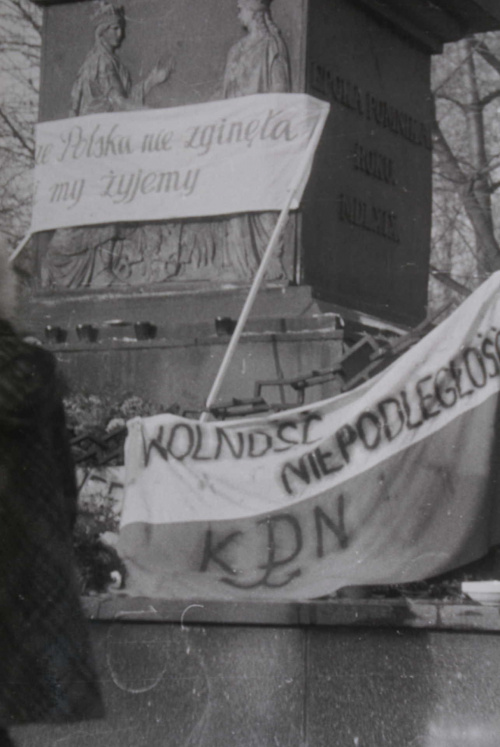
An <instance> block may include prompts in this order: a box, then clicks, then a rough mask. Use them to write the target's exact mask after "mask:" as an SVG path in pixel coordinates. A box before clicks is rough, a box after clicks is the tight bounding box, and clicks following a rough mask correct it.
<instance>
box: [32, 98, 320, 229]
mask: <svg viewBox="0 0 500 747" xmlns="http://www.w3.org/2000/svg"><path fill="white" fill-rule="evenodd" d="M328 111H329V105H328V104H327V103H325V102H323V101H320V100H318V99H315V98H313V97H311V96H308V95H306V94H258V95H254V96H243V97H241V98H235V99H228V100H222V101H214V102H211V103H207V104H195V105H190V106H182V107H173V108H169V109H148V110H140V111H133V112H117V113H109V114H91V115H86V116H82V117H77V118H71V119H64V120H57V121H54V122H45V123H42V124H39V125H37V128H36V165H35V200H34V208H33V217H32V226H31V230H32V232H35V231H42V230H47V229H53V228H62V227H70V226H79V225H91V224H98V223H110V222H122V221H144V220H160V219H169V218H187V217H195V216H209V215H222V214H229V213H240V212H254V211H265V210H281V208H282V207H283V205H284V203H285V202H286V199H287V197H288V193H289V190H290V185H291V184H292V183H295V182H296V181H297V175H300V174H301V173H303V174H304V178H303V179H302V183H301V185H300V188H299V189H298V190H297V195H296V199H295V200H294V202H293V204H292V209H294V208H297V207H298V203H299V201H300V198H301V194H302V191H303V189H304V187H305V184H306V182H307V178H308V175H309V171H310V167H311V163H312V158H313V155H314V150H315V147H316V145H317V143H318V140H319V137H320V135H321V132H322V129H323V126H324V123H325V120H326V117H327V115H328ZM304 159H305V160H304Z"/></svg>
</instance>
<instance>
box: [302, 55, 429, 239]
mask: <svg viewBox="0 0 500 747" xmlns="http://www.w3.org/2000/svg"><path fill="white" fill-rule="evenodd" d="M310 71H311V72H310V74H311V87H312V88H313V89H314V90H316V91H317V92H318V93H320V94H322V95H323V96H326V97H327V98H329V99H330V100H331V101H332V102H334V103H337V104H340V105H341V106H343V107H346V108H347V109H350V110H351V111H353V112H355V113H356V114H357V115H359V117H361V118H363V119H365V120H367V121H368V122H370V123H374V124H375V125H376V127H377V128H381V129H385V130H388V131H389V132H391V133H393V134H394V135H396V136H397V137H401V138H403V139H405V140H407V141H408V142H410V143H413V144H414V145H416V146H420V147H423V148H426V149H429V150H430V149H431V148H432V135H431V129H430V125H429V124H427V123H424V122H419V121H418V120H417V119H415V118H414V117H411V116H410V115H408V114H407V113H406V112H404V111H401V110H399V109H398V108H396V107H395V106H392V105H391V104H390V103H389V102H387V101H384V100H382V99H380V98H379V97H377V96H375V95H374V94H373V93H371V92H370V91H363V90H362V89H361V87H360V86H358V85H356V84H354V83H352V81H350V80H347V79H345V78H343V77H341V76H340V75H336V74H335V73H334V72H333V71H331V70H329V69H328V68H326V67H324V66H322V65H320V64H318V63H315V62H313V63H312V64H311V67H310ZM350 159H351V163H352V168H353V170H354V171H355V172H358V174H359V175H360V176H368V177H372V178H374V179H377V180H378V181H380V182H383V183H384V184H386V185H389V186H397V183H398V182H397V178H396V164H395V161H394V159H393V158H391V157H390V156H388V155H385V154H383V153H381V152H380V151H378V150H377V149H374V148H371V147H370V146H369V145H367V144H363V143H360V142H358V141H356V142H354V143H353V145H352V149H351V154H350ZM337 203H338V219H339V221H341V222H343V223H348V224H349V225H351V226H356V227H357V228H360V229H363V230H365V231H371V232H373V233H375V234H377V235H378V236H380V237H382V238H384V239H387V240H388V241H392V242H394V243H396V244H399V243H400V241H401V235H400V231H399V225H398V224H399V222H400V219H399V216H398V215H397V213H396V212H395V210H394V209H392V206H390V207H387V206H385V207H381V206H380V205H375V204H371V203H370V202H367V201H365V200H363V199H361V197H360V196H358V195H352V194H346V193H344V192H339V193H338V199H337Z"/></svg>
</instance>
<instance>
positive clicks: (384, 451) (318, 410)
mask: <svg viewBox="0 0 500 747" xmlns="http://www.w3.org/2000/svg"><path fill="white" fill-rule="evenodd" d="M499 330H500V273H496V274H495V275H493V276H492V277H491V278H490V279H489V280H488V281H487V282H486V283H485V284H484V285H483V286H482V287H481V288H480V289H479V290H478V291H476V292H475V293H474V294H473V295H472V296H471V297H470V298H469V299H468V300H467V301H466V302H465V303H464V304H463V305H462V306H461V307H460V308H459V309H458V310H457V311H456V312H455V313H454V314H453V315H452V316H451V317H450V318H449V319H447V320H446V322H444V323H443V324H442V325H440V326H439V327H438V328H436V329H435V330H434V331H433V332H432V333H430V334H429V335H427V337H425V338H424V339H423V340H422V341H420V342H419V343H418V344H417V345H416V346H415V347H414V348H413V349H412V350H410V351H409V352H408V353H406V354H405V355H403V356H402V357H401V358H400V359H399V360H397V361H396V362H395V363H393V364H392V365H391V366H390V368H388V369H387V370H386V371H384V372H383V373H381V374H379V375H378V376H377V377H376V378H374V379H372V380H370V381H368V382H367V383H366V384H364V385H363V386H361V387H359V388H358V389H356V390H354V391H352V392H349V393H347V394H345V395H342V396H339V397H335V398H332V399H330V400H326V401H323V402H319V403H318V404H317V405H314V406H308V407H302V408H298V409H296V410H291V411H286V412H284V413H279V414H274V415H271V416H267V417H260V418H250V419H244V420H238V421H227V422H215V423H198V422H196V421H192V420H191V421H190V420H187V419H184V418H180V417H176V416H173V415H159V416H155V417H151V418H145V419H142V420H137V421H131V423H130V425H129V438H128V442H127V449H126V460H125V461H126V465H125V466H126V490H125V501H124V509H123V514H122V522H121V531H120V541H119V545H118V547H119V551H120V552H121V554H122V556H123V557H124V559H125V561H126V563H127V567H128V570H129V578H128V582H127V583H128V590H129V591H130V593H132V594H144V595H146V596H147V595H153V596H155V595H157V596H163V595H167V596H177V597H189V596H205V597H207V598H210V597H211V598H215V597H225V598H235V597H236V598H241V597H242V596H250V597H256V596H258V597H261V596H265V597H272V598H304V597H312V596H321V595H323V594H328V593H330V592H332V591H334V590H335V589H336V588H339V587H340V586H345V585H348V584H367V583H368V584H370V583H400V582H404V581H414V580H418V579H422V578H426V577H430V576H432V575H436V574H439V573H442V572H444V571H447V570H449V569H451V568H454V567H457V566H459V565H462V564H465V563H468V562H469V561H471V560H474V559H476V558H478V557H480V556H481V555H482V554H483V553H485V552H486V551H487V550H488V548H489V547H490V546H491V545H493V544H495V543H498V542H500V501H499V494H498V489H499V484H500V459H499V435H500V434H499V431H498V404H499V403H498V393H499V388H500V331H499Z"/></svg>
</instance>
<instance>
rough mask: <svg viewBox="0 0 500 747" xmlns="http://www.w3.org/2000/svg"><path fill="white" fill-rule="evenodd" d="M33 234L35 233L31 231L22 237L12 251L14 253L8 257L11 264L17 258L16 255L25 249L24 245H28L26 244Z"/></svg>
mask: <svg viewBox="0 0 500 747" xmlns="http://www.w3.org/2000/svg"><path fill="white" fill-rule="evenodd" d="M32 236H33V234H32V233H31V231H30V232H29V233H27V234H26V236H25V237H24V239H21V241H20V242H19V244H18V245H17V246H16V248H15V249H14V251H13V252H12V254H11V255H10V257H9V259H8V262H9V264H12V262H13V261H14V260H15V259H16V257H18V256H19V255H20V254H21V252H22V250H23V249H24V247H25V246H26V244H27V243H28V241H29V240H30V239H31V237H32Z"/></svg>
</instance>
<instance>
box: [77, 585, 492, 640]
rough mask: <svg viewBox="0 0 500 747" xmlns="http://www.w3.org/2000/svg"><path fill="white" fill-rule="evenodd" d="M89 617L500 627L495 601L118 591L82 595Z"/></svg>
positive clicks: (226, 622) (227, 622)
mask: <svg viewBox="0 0 500 747" xmlns="http://www.w3.org/2000/svg"><path fill="white" fill-rule="evenodd" d="M82 604H83V608H84V611H85V614H86V616H87V617H88V618H89V619H90V620H95V621H110V620H116V621H119V622H149V623H151V622H158V623H176V624H180V625H186V626H187V625H205V624H215V625H258V626H275V627H283V626H286V627H314V626H322V627H369V628H370V627H371V628H381V627H382V628H419V629H428V630H460V631H470V632H481V631H485V632H486V631H490V632H496V631H500V605H491V606H486V605H480V604H477V603H475V602H470V603H463V602H444V601H432V600H418V599H409V598H402V599H397V600H393V599H391V600H389V599H380V600H374V599H365V600H348V599H332V600H325V601H313V602H293V601H290V602H288V601H278V602H271V601H267V600H259V601H242V602H237V601H227V600H220V601H217V600H215V601H214V600H209V601H206V600H202V599H192V600H178V599H154V598H145V597H128V596H125V595H122V594H116V595H102V596H90V597H83V599H82Z"/></svg>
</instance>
